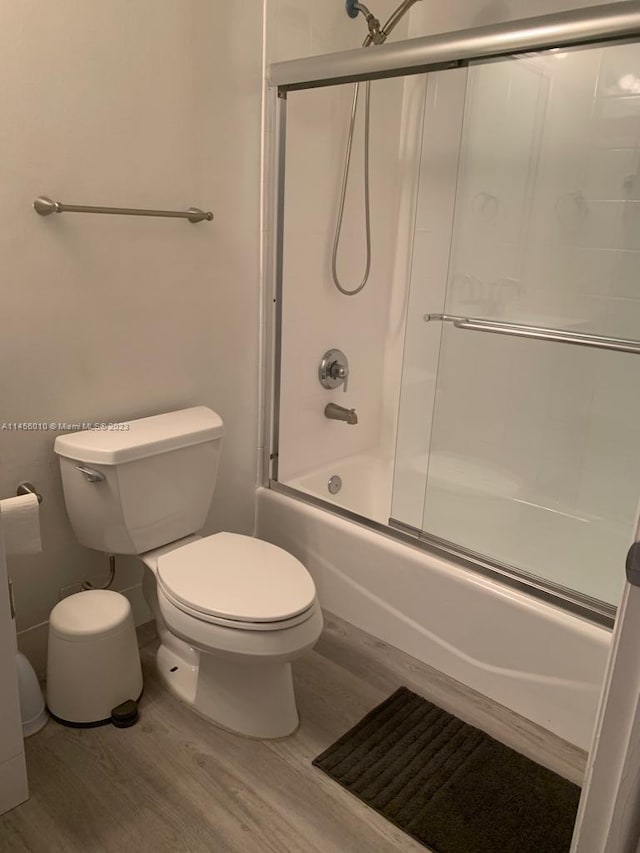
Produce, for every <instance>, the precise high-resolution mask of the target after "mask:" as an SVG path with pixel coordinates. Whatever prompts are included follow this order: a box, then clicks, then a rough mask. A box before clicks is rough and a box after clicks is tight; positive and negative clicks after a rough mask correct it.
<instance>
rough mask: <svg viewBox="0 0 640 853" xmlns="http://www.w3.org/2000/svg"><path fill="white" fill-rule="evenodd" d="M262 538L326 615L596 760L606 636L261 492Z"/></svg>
mask: <svg viewBox="0 0 640 853" xmlns="http://www.w3.org/2000/svg"><path fill="white" fill-rule="evenodd" d="M343 470H344V468H343ZM314 476H315V479H314V480H313V482H312V483H311V486H317V488H318V491H319V494H321V496H322V497H323V499H325V500H326V499H327V498H328V497H330V496H329V495H327V494H326V482H325V480H326V479H327V478H326V472H323V473H322V474H316V475H314ZM371 476H372V477H374V478H375V476H376V474H375V471H373V472H372V474H371ZM316 480H317V483H316ZM306 485H307V491H312V488H310V483H309V482H307V483H306ZM370 487H371V483H369V485H368V486H367V483H366V482H363V483H362V488H364V489H368V490H369V494H372V492H371V488H370ZM338 497H339V498H340V495H339V496H338ZM353 498H354V495H353V494H352V493H347V494H342V497H341V498H340V499H341V502H342V503H343V505H344V506H345V507H347V508H348V505H349V503H350V502H351V500H353ZM256 534H257V535H258V536H259V537H261V538H262V539H266V540H267V541H269V542H273V543H274V544H276V545H280V546H282V547H283V548H286V549H287V550H288V551H290V552H291V553H292V554H294V555H295V556H296V557H298V559H300V560H301V561H302V562H303V563H304V564H305V565H306V566H307V568H308V569H309V571H310V572H311V574H312V576H313V578H314V580H315V583H316V586H317V589H318V596H319V599H320V603H321V604H322V606H323V607H324V608H326V609H327V610H329V611H331V612H332V613H335V614H336V615H337V616H340V617H341V618H343V619H346V620H347V621H349V622H351V623H352V624H353V625H356V626H357V627H358V628H361V629H362V630H364V631H368V632H369V633H370V634H373V635H374V636H376V637H378V638H380V639H382V640H384V641H386V642H388V643H390V644H392V645H393V646H396V647H397V648H399V649H401V650H402V651H404V652H407V653H408V654H410V655H413V656H414V657H416V658H418V659H419V660H421V661H423V662H424V663H427V664H429V665H430V666H432V667H434V668H435V669H437V670H439V671H441V672H444V673H446V674H447V675H449V676H451V677H452V678H455V679H457V680H458V681H460V682H462V683H463V684H466V685H468V686H469V687H471V688H473V689H474V690H477V691H478V692H480V693H482V694H484V695H485V696H487V697H489V698H491V699H493V700H495V701H497V702H500V703H501V704H502V705H505V706H506V707H508V708H511V709H512V710H513V711H516V712H517V713H519V714H521V715H522V716H524V717H526V718H528V719H529V720H532V721H533V722H535V723H538V724H539V725H541V726H543V727H544V728H545V729H547V730H549V731H551V732H554V733H555V734H557V735H559V736H560V737H562V738H564V739H565V740H567V741H569V742H570V743H573V744H575V745H576V746H578V747H581V748H582V749H585V750H586V749H589V746H590V742H591V734H592V729H593V725H594V722H595V716H596V709H597V705H598V699H599V694H600V689H601V682H602V679H603V676H604V669H605V664H606V660H607V655H608V651H609V646H610V640H611V633H610V631H608V630H607V629H606V628H604V627H601V626H599V625H595V624H593V623H591V622H589V621H587V620H585V619H582V618H581V617H579V616H574V615H572V614H570V613H567V612H565V611H564V610H561V609H559V608H557V607H554V606H553V605H551V604H547V603H545V602H544V601H540V600H538V599H536V598H532V597H531V596H529V595H527V594H526V593H524V592H520V591H519V590H517V589H513V588H511V587H509V586H506V585H503V584H501V583H500V582H499V581H497V580H494V579H492V578H488V577H485V576H484V575H480V574H478V573H476V572H474V571H471V570H469V569H466V568H464V567H463V566H462V565H459V564H457V563H456V562H453V561H452V560H449V559H445V558H443V557H440V556H437V555H435V554H433V553H430V552H428V551H425V550H423V549H421V548H418V547H415V546H412V545H410V544H405V543H404V542H401V541H398V540H396V539H394V538H391V537H390V536H387V535H385V534H384V533H382V532H377V531H376V530H372V529H370V528H368V527H366V526H365V525H363V524H359V523H357V522H355V521H352V520H349V519H347V518H344V517H342V516H340V515H337V514H335V513H334V512H332V511H330V510H329V509H323V508H319V507H316V506H313V505H310V504H309V503H306V502H304V501H303V500H300V499H298V498H297V497H295V496H292V495H290V494H283V493H281V492H279V491H276V490H275V489H269V488H259V489H258V490H257V515H256Z"/></svg>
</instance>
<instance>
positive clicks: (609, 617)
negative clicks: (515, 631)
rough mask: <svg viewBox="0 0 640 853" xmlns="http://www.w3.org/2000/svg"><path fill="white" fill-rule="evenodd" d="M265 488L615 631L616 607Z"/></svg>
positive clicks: (296, 492) (399, 529) (447, 545)
mask: <svg viewBox="0 0 640 853" xmlns="http://www.w3.org/2000/svg"><path fill="white" fill-rule="evenodd" d="M264 487H266V488H267V489H271V490H272V491H274V492H276V493H278V494H281V495H284V496H285V497H289V498H292V499H293V500H298V501H301V502H302V503H306V504H308V505H310V506H313V507H315V508H316V509H320V510H324V511H325V512H329V513H331V514H333V515H337V516H339V517H341V518H343V519H346V520H347V521H350V522H352V523H354V524H357V525H359V526H361V527H364V528H366V529H367V530H369V531H371V532H373V533H378V534H379V535H381V536H385V537H386V538H388V539H392V540H395V541H396V542H401V543H402V544H404V545H407V546H408V547H410V548H414V549H415V550H417V551H420V552H422V553H426V554H430V555H432V556H434V557H437V558H439V559H444V560H449V561H450V562H452V563H454V564H455V565H456V566H457V567H458V568H461V569H464V570H466V571H469V572H471V573H473V574H475V575H480V576H481V577H485V578H488V579H490V580H493V581H495V582H497V583H499V584H502V585H503V586H506V587H508V588H510V589H515V590H517V591H518V592H521V593H524V594H526V595H530V596H531V597H533V598H536V599H538V600H541V601H543V602H545V603H546V604H549V605H552V606H554V607H557V608H559V609H560V610H563V611H564V612H566V613H569V614H571V615H572V616H575V617H579V618H581V619H584V620H586V621H587V622H590V623H592V624H595V625H598V626H600V627H603V628H607V629H608V630H612V629H613V626H614V623H615V618H616V613H617V608H616V607H615V606H614V605H612V604H608V603H606V602H603V601H598V600H597V599H594V598H591V597H590V596H586V595H582V594H580V593H578V592H576V591H575V590H572V589H569V588H567V587H563V586H560V585H558V584H554V583H553V582H551V581H545V580H543V579H541V578H538V577H536V576H535V575H531V574H528V573H527V572H525V571H523V570H521V569H517V568H515V567H513V566H509V565H507V564H505V563H500V562H498V561H493V560H489V559H488V558H487V557H485V556H483V555H482V554H476V553H475V552H473V551H469V550H467V549H465V548H462V547H461V546H459V545H456V544H455V543H453V542H448V541H447V540H445V539H439V538H438V537H437V536H433V535H432V534H429V533H426V532H424V531H420V530H418V529H417V528H413V527H411V526H410V525H405V524H403V523H402V522H398V521H395V520H392V519H390V521H393V524H394V525H397V526H391V525H390V524H381V523H380V522H378V521H374V520H373V519H371V518H368V517H367V516H364V515H359V514H358V513H356V512H353V510H350V509H346V508H345V507H341V506H338V505H336V504H332V503H331V502H330V501H327V500H324V499H322V498H320V497H317V496H316V495H312V494H310V493H308V492H304V491H301V490H300V489H296V488H293V487H292V486H288V485H286V484H285V483H280V482H279V481H278V480H274V479H271V478H270V479H269V480H268V481H267V482H266V483H265V484H264Z"/></svg>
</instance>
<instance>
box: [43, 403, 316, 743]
mask: <svg viewBox="0 0 640 853" xmlns="http://www.w3.org/2000/svg"><path fill="white" fill-rule="evenodd" d="M111 426H112V428H110V429H104V430H100V429H94V430H84V431H79V432H73V433H69V434H67V435H62V436H58V437H57V438H56V441H55V445H54V450H55V452H56V453H57V454H58V456H59V459H60V468H61V473H62V485H63V489H64V497H65V503H66V507H67V512H68V515H69V519H70V521H71V525H72V527H73V530H74V533H75V535H76V538H77V539H78V541H79V542H80V543H81V544H82V545H85V546H86V547H87V548H93V549H95V550H98V551H103V552H105V553H107V554H136V555H138V556H139V557H140V559H141V560H142V562H143V564H144V566H145V572H144V578H143V592H144V596H145V599H146V601H147V604H148V605H149V608H150V610H151V613H152V614H153V617H154V618H155V621H156V624H157V627H158V633H159V636H160V647H159V649H158V652H157V667H158V672H159V674H160V677H161V679H162V681H163V683H164V684H165V685H166V687H167V689H168V690H169V691H170V692H171V693H173V694H174V695H175V696H177V697H178V698H179V699H181V700H182V701H183V702H184V703H186V704H187V705H189V706H190V707H191V708H192V709H193V710H194V711H195V712H196V713H197V714H199V715H200V716H202V717H204V718H205V719H207V720H210V721H211V722H213V723H216V724H217V725H219V726H222V727H224V728H225V729H228V730H230V731H233V732H237V733H239V734H243V735H246V736H249V737H255V738H277V737H284V736H286V735H289V734H291V733H292V732H294V731H295V730H296V729H297V727H298V723H299V718H298V711H297V708H296V701H295V695H294V691H293V681H292V675H291V662H292V661H293V660H295V659H296V658H298V657H300V656H301V655H303V654H304V653H305V652H307V651H309V650H310V649H311V648H313V646H314V645H315V643H316V642H317V640H318V638H319V637H320V633H321V631H322V613H321V611H320V606H319V604H318V600H317V597H316V590H315V585H314V583H313V579H312V578H311V575H310V574H309V572H308V571H307V570H306V568H305V567H304V566H303V565H302V563H300V562H299V561H298V560H297V559H296V558H295V557H293V556H292V555H291V554H289V553H288V552H286V551H284V550H283V549H282V548H278V547H276V546H275V545H271V544H270V543H268V542H263V541H262V540H260V539H255V538H253V537H251V536H243V535H239V534H236V533H215V534H213V535H212V536H201V535H198V531H199V530H200V529H201V528H202V527H203V525H204V523H205V520H206V517H207V514H208V511H209V507H210V504H211V499H212V497H213V492H214V488H215V482H216V474H217V470H218V462H219V458H220V448H221V442H222V436H223V431H224V427H223V423H222V419H221V418H220V416H219V415H217V414H216V413H215V412H213V411H211V409H208V408H206V407H204V406H197V407H194V408H190V409H183V410H181V411H177V412H168V413H166V414H162V415H155V416H153V417H149V418H141V419H139V420H133V421H128V422H126V423H122V424H114V425H111Z"/></svg>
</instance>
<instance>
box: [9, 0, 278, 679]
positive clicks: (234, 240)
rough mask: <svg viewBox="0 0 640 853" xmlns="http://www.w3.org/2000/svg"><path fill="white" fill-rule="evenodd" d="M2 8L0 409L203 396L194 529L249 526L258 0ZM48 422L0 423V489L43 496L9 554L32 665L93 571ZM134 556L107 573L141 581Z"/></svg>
mask: <svg viewBox="0 0 640 853" xmlns="http://www.w3.org/2000/svg"><path fill="white" fill-rule="evenodd" d="M241 5H242V8H240V5H239V4H232V3H226V4H212V3H210V2H207V1H206V0H164V2H162V3H157V2H153V0H139V2H137V3H135V4H130V3H127V2H125V0H110V2H108V3H103V4H96V3H85V2H82V0H59V2H57V3H55V4H50V3H49V4H47V3H44V4H43V3H40V2H37V0H24V2H21V3H3V4H2V5H1V6H0V78H1V79H2V90H3V97H2V106H1V113H0V189H1V193H2V204H1V205H0V258H1V259H2V263H1V265H0V269H1V270H2V302H1V305H2V316H3V318H4V322H3V324H2V333H1V335H0V400H1V408H0V413H1V414H0V421H3V422H14V421H20V422H23V421H30V422H38V421H45V422H51V421H96V420H105V421H108V420H119V419H120V420H121V419H126V418H132V417H138V416H144V415H148V414H152V413H157V412H161V411H166V410H169V409H174V408H180V407H184V406H189V405H192V404H197V403H202V404H205V405H209V406H211V407H213V408H215V409H216V410H217V411H219V412H220V414H221V415H222V417H223V418H224V421H225V423H226V427H227V437H226V439H225V444H224V453H223V460H222V465H221V471H220V475H219V483H218V489H217V491H216V497H215V500H214V505H213V508H212V513H211V516H210V519H209V524H208V529H209V530H214V529H219V528H225V529H228V530H238V531H244V532H250V531H251V529H252V524H253V487H254V483H255V448H256V445H257V372H258V368H257V363H258V345H257V340H258V277H259V192H260V186H259V174H260V173H259V168H260V98H261V86H262V77H261V71H262V4H261V3H259V2H257V0H251V2H249V3H246V2H245V3H243V4H241ZM39 194H46V195H50V196H51V197H53V198H57V199H60V200H61V201H67V202H76V203H83V202H84V203H88V204H105V205H123V206H140V207H159V208H185V207H187V206H189V205H197V206H201V207H205V208H210V209H212V210H213V212H214V214H215V217H216V218H215V221H214V222H213V223H211V224H208V223H202V224H199V225H190V224H189V223H186V222H183V221H179V220H161V219H137V218H120V217H98V216H95V217H90V216H81V215H72V214H68V215H61V216H60V217H49V218H47V219H43V218H40V217H38V216H37V215H36V214H35V213H34V211H33V210H32V208H31V203H32V201H33V199H34V198H35V197H36V196H37V195H39ZM54 437H55V435H54V434H52V433H51V432H11V431H6V430H5V431H0V495H2V496H8V495H11V494H13V493H14V490H15V486H16V484H17V483H18V482H19V481H20V480H23V479H28V480H32V481H33V482H34V483H35V484H36V485H37V486H38V488H39V489H40V491H41V492H42V494H43V495H44V502H43V504H42V511H41V512H42V528H43V545H44V553H43V554H42V555H40V556H36V557H29V558H26V557H24V558H15V559H14V560H12V561H11V564H10V566H9V570H10V573H11V574H12V575H13V577H14V582H15V593H16V605H17V610H18V626H19V629H21V630H22V632H23V633H22V635H21V643H22V645H23V647H24V648H25V650H26V651H28V652H30V653H31V656H32V658H35V659H34V663H35V664H36V665H37V666H41V665H42V660H43V658H42V652H43V644H42V637H43V634H46V631H45V630H42V629H40V630H35V631H32V632H26V633H25V629H28V628H30V627H31V626H37V625H39V624H40V623H43V622H44V621H45V620H46V619H47V617H48V614H49V611H50V610H51V608H52V606H53V605H54V604H55V603H56V601H57V600H58V593H59V589H60V588H61V587H63V586H65V585H68V584H71V583H73V582H75V581H77V580H79V579H83V578H86V577H89V578H91V579H92V580H94V581H98V580H101V579H102V578H103V577H104V573H105V564H104V560H103V558H102V557H101V556H100V555H97V554H95V553H91V552H89V551H87V550H85V549H83V548H81V547H79V546H78V545H77V544H76V543H75V541H74V538H73V534H72V532H71V529H70V527H69V524H68V522H67V518H66V514H65V509H64V504H63V497H62V492H61V488H60V479H59V474H58V466H57V460H56V459H55V458H54V456H53V453H52V447H53V440H54ZM139 580H140V570H139V568H138V567H137V566H136V565H135V564H134V562H133V561H128V564H127V565H126V566H125V567H124V568H123V569H122V570H120V571H119V575H118V582H117V583H118V586H119V587H120V588H123V587H131V586H135V585H136V584H138V583H139Z"/></svg>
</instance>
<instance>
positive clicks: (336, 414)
mask: <svg viewBox="0 0 640 853" xmlns="http://www.w3.org/2000/svg"><path fill="white" fill-rule="evenodd" d="M324 416H325V418H329V419H330V420H332V421H344V422H345V423H347V424H352V425H353V424H357V423H358V416H357V415H356V410H355V409H345V407H344V406H338V404H337V403H328V404H327V405H326V407H325V410H324Z"/></svg>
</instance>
